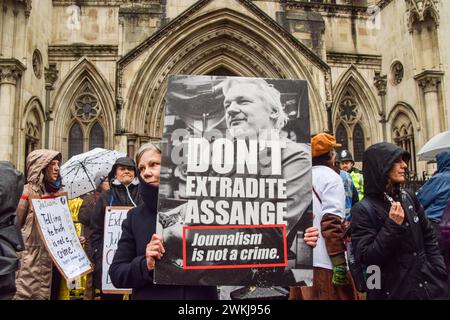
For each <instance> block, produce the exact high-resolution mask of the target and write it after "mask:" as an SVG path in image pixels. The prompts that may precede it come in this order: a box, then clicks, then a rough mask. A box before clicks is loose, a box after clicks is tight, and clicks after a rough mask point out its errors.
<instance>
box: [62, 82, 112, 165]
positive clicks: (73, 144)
mask: <svg viewBox="0 0 450 320" xmlns="http://www.w3.org/2000/svg"><path fill="white" fill-rule="evenodd" d="M71 113H72V119H73V121H74V124H73V126H72V128H71V129H70V131H69V139H68V141H69V158H70V157H72V156H74V155H77V154H80V153H83V152H87V151H89V150H92V149H94V148H104V147H105V132H104V130H103V127H102V124H104V122H103V121H104V116H103V111H102V107H101V104H100V101H99V99H98V97H97V94H96V92H95V91H94V89H93V87H92V84H91V83H90V82H89V81H86V82H85V83H84V84H83V86H82V87H81V89H80V90H79V92H78V93H77V95H76V97H75V99H74V102H73V103H72V105H71Z"/></svg>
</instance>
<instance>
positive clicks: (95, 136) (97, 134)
mask: <svg viewBox="0 0 450 320" xmlns="http://www.w3.org/2000/svg"><path fill="white" fill-rule="evenodd" d="M104 146H105V136H104V134H103V128H102V126H101V125H100V124H99V123H98V122H96V123H95V124H94V126H93V127H92V128H91V132H90V133H89V150H92V149H95V148H104Z"/></svg>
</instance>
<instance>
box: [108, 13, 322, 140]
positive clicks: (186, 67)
mask: <svg viewBox="0 0 450 320" xmlns="http://www.w3.org/2000/svg"><path fill="white" fill-rule="evenodd" d="M267 18H268V17H267ZM268 19H270V18H268ZM188 20H189V21H188V23H185V24H179V25H174V26H172V27H173V28H174V30H171V31H168V32H167V35H164V34H163V35H160V38H159V39H155V41H154V42H153V43H151V45H149V47H147V48H146V50H147V51H146V52H145V54H144V53H143V50H144V49H141V53H140V54H141V55H142V56H141V57H137V56H132V55H130V58H128V57H124V59H123V60H122V61H119V67H118V69H119V71H118V72H119V81H118V90H117V94H118V95H117V97H118V101H119V109H120V108H122V111H121V119H120V125H121V129H122V131H123V132H130V133H135V134H137V135H139V136H141V137H148V138H149V139H152V138H157V137H160V136H161V135H162V119H163V115H164V96H165V93H166V90H167V81H166V80H167V76H168V75H170V74H192V75H199V74H208V73H210V72H211V71H213V70H215V69H217V68H225V69H227V70H229V71H230V72H232V73H234V74H236V75H240V76H247V77H265V78H284V79H303V80H307V81H308V88H309V101H310V117H311V119H312V120H311V131H312V132H317V131H320V130H323V129H324V128H323V127H324V125H323V124H325V123H326V119H327V117H326V109H325V101H326V100H327V101H328V100H330V99H331V91H330V90H328V94H326V92H327V88H330V86H327V85H326V83H327V81H330V77H329V76H328V77H327V75H328V72H329V68H328V66H327V65H326V64H325V63H323V61H321V60H320V58H318V57H317V56H314V57H312V56H313V55H314V54H313V53H311V52H308V54H309V55H307V54H306V53H305V52H306V51H307V50H309V49H306V48H305V47H304V46H303V45H302V44H300V43H299V42H298V41H297V40H292V39H291V38H293V37H292V36H290V35H289V36H290V37H291V38H288V37H287V36H286V35H285V34H281V33H280V31H279V30H276V32H275V31H274V30H273V26H269V27H268V26H267V21H264V20H261V19H256V18H255V17H254V16H249V15H248V14H245V13H243V12H239V11H237V10H236V11H235V10H232V9H229V8H220V9H215V10H213V11H208V12H206V13H201V14H199V15H197V16H195V17H193V18H190V19H188ZM164 31H165V30H162V32H164ZM155 37H156V38H158V35H156V36H155ZM294 39H295V38H294ZM295 41H297V42H296V43H293V42H295ZM149 42H151V41H149ZM300 48H301V50H300ZM138 49H139V48H138ZM302 50H304V51H302ZM305 50H306V51H305ZM138 51H139V50H138ZM144 55H145V57H144ZM131 60H135V61H136V62H133V61H131ZM123 78H132V80H131V81H130V82H131V84H130V85H127V84H126V83H124V81H123ZM121 101H123V105H120V102H121Z"/></svg>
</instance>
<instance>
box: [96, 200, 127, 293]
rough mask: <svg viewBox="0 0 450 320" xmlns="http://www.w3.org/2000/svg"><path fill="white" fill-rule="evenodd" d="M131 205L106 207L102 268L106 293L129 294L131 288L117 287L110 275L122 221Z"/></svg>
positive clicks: (103, 287)
mask: <svg viewBox="0 0 450 320" xmlns="http://www.w3.org/2000/svg"><path fill="white" fill-rule="evenodd" d="M130 209H131V207H106V209H105V230H104V233H103V234H104V237H103V263H102V266H103V269H102V291H103V292H104V293H117V294H128V293H131V289H128V288H125V289H124V288H116V287H114V285H113V284H112V282H111V278H110V277H109V267H110V266H111V264H112V262H113V259H114V254H115V253H116V250H117V245H118V243H119V240H120V236H121V235H122V222H123V221H124V220H125V219H126V217H127V213H128V211H129V210H130Z"/></svg>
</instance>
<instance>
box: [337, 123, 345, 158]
mask: <svg viewBox="0 0 450 320" xmlns="http://www.w3.org/2000/svg"><path fill="white" fill-rule="evenodd" d="M336 141H337V143H340V144H342V147H340V148H338V150H337V151H338V152H339V151H341V150H344V149H347V150H348V136H347V130H345V128H344V125H343V124H342V123H341V124H339V126H338V127H337V129H336Z"/></svg>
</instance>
